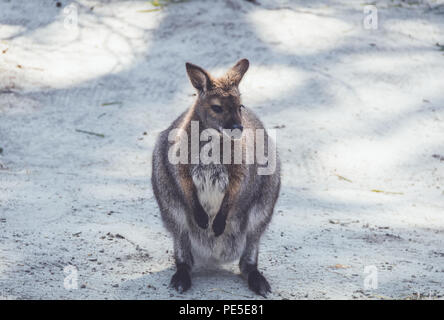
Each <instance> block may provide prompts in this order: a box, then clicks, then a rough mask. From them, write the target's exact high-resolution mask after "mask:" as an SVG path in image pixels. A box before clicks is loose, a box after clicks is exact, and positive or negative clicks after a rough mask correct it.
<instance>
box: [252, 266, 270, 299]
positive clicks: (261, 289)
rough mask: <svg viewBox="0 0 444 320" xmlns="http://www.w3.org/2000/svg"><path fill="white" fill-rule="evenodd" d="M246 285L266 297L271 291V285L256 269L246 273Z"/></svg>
mask: <svg viewBox="0 0 444 320" xmlns="http://www.w3.org/2000/svg"><path fill="white" fill-rule="evenodd" d="M248 287H249V288H250V290H251V291H253V292H255V293H256V294H258V295H260V296H263V297H264V298H266V297H267V294H268V293H271V287H270V285H269V284H268V281H267V279H265V277H264V276H263V275H262V274H261V273H260V272H259V271H258V270H257V269H256V270H254V271H251V272H250V273H249V274H248Z"/></svg>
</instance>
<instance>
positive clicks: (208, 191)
mask: <svg viewBox="0 0 444 320" xmlns="http://www.w3.org/2000/svg"><path fill="white" fill-rule="evenodd" d="M192 177H193V182H194V185H195V186H196V190H197V197H198V198H199V202H200V204H201V205H202V207H203V208H204V210H205V211H206V212H207V214H208V215H209V216H210V217H214V216H215V215H216V214H217V212H218V211H219V208H220V205H221V204H222V200H223V198H224V195H225V192H226V190H227V187H228V173H227V171H226V169H225V167H224V166H223V165H206V166H196V167H195V168H194V169H193V170H192Z"/></svg>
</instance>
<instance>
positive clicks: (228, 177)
mask: <svg viewBox="0 0 444 320" xmlns="http://www.w3.org/2000/svg"><path fill="white" fill-rule="evenodd" d="M248 67H249V62H248V60H247V59H242V60H240V61H239V62H238V63H237V64H236V65H235V66H234V67H232V68H231V69H230V70H229V71H228V72H227V73H226V74H225V75H224V76H222V77H220V78H214V77H212V76H211V75H210V74H209V73H208V72H207V71H205V70H204V69H202V68H200V67H198V66H196V65H194V64H191V63H186V70H187V73H188V77H189V78H190V80H191V84H192V85H193V86H194V88H196V89H197V99H196V102H195V103H194V105H193V106H192V107H191V108H189V109H188V110H187V111H185V112H184V113H183V114H182V115H181V116H179V117H178V118H177V119H176V120H175V121H174V122H173V123H172V124H171V125H170V127H169V128H168V129H166V130H165V131H162V132H161V133H160V135H159V137H158V139H157V142H156V145H155V148H154V153H153V163H152V165H153V167H152V179H151V182H152V185H153V191H154V195H155V197H156V200H157V202H158V205H159V208H160V212H161V216H162V220H163V222H164V225H165V227H166V229H167V230H168V231H169V232H170V233H171V234H172V236H173V239H174V258H175V262H176V267H177V271H176V273H175V274H174V275H173V277H172V279H171V286H172V287H174V288H175V289H176V290H177V291H179V292H181V293H182V292H184V291H186V290H188V289H189V288H190V287H191V271H192V268H193V266H195V265H196V264H197V263H198V262H200V263H206V264H208V263H226V262H231V261H234V260H236V259H239V258H240V260H239V267H240V270H241V272H242V274H243V275H244V276H245V277H246V278H247V281H248V286H249V288H250V289H251V290H252V291H254V292H256V293H257V294H259V295H262V296H264V297H265V296H266V295H267V294H268V293H269V292H271V288H270V285H269V284H268V281H267V280H266V279H265V277H264V276H263V275H262V274H261V273H260V272H259V271H258V252H259V241H260V238H261V235H262V233H263V232H264V231H265V229H266V227H267V225H268V224H269V222H270V220H271V217H272V214H273V210H274V206H275V203H276V200H277V198H278V195H279V189H280V162H279V159H278V158H277V152H274V154H273V156H274V157H275V159H271V160H273V161H275V162H274V171H273V172H271V173H269V174H263V175H261V174H258V170H260V168H261V166H260V164H258V163H257V161H253V162H254V163H252V164H251V163H247V162H246V156H245V152H242V158H241V161H240V162H239V161H238V163H225V162H223V161H213V162H210V163H205V164H204V163H202V161H199V159H198V161H197V162H196V161H195V162H194V163H193V161H191V158H192V156H188V157H187V158H186V160H187V161H185V163H172V162H171V161H170V158H169V152H171V151H170V148H172V147H173V146H174V145H177V139H178V136H177V135H176V136H175V133H174V132H175V131H174V130H179V131H180V132H185V133H186V135H185V136H188V137H189V136H190V134H191V133H192V132H191V131H192V127H193V122H194V123H195V124H196V123H197V124H198V126H199V128H198V133H199V135H200V134H201V133H202V132H203V131H204V130H206V129H211V130H213V131H215V132H216V135H219V136H220V137H225V138H226V136H225V133H226V130H225V129H237V130H238V132H240V137H239V135H238V136H237V138H236V136H235V135H233V136H231V137H230V139H231V140H230V141H233V142H235V141H237V142H238V143H239V142H240V145H241V148H242V150H243V151H245V150H246V148H247V147H248V143H247V142H248V139H246V137H245V136H246V131H247V129H249V130H251V131H256V130H257V129H259V130H263V132H264V136H263V137H265V138H264V139H263V144H265V146H264V150H265V156H266V157H268V158H267V161H268V162H270V156H271V154H269V153H270V151H269V150H270V147H272V148H271V149H272V150H273V146H274V144H273V142H272V141H271V140H270V139H269V136H268V134H267V133H266V132H265V129H264V127H263V124H262V123H261V121H260V120H259V119H258V118H257V117H256V116H255V115H254V113H253V112H252V111H251V110H250V109H249V108H247V107H245V106H243V105H242V104H241V99H240V93H239V88H238V86H239V82H240V81H241V79H242V77H243V76H244V74H245V72H246V71H247V69H248ZM171 136H174V137H176V139H175V140H174V139H171ZM182 137H183V136H182ZM204 140H205V139H204ZM257 140H258V139H257V138H256V137H254V140H253V141H250V142H249V143H250V144H251V143H258V141H257ZM204 143H208V141H200V140H199V141H198V142H197V144H198V146H199V147H200V148H201V147H202V146H203V145H204ZM233 145H234V143H233ZM188 146H190V142H189V141H188ZM192 148H193V147H191V149H192ZM230 150H231V151H233V150H234V149H233V148H231V146H230ZM267 150H268V151H267ZM274 150H275V147H274ZM223 151H224V152H226V151H227V150H226V149H224V150H223ZM256 155H257V154H256ZM216 157H217V155H216ZM230 157H231V158H230V159H231V160H232V159H233V157H232V156H230ZM220 158H222V157H220ZM268 162H267V163H268Z"/></svg>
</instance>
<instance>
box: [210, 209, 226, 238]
mask: <svg viewBox="0 0 444 320" xmlns="http://www.w3.org/2000/svg"><path fill="white" fill-rule="evenodd" d="M226 222H227V218H226V217H224V216H223V215H221V214H218V215H217V216H216V218H214V221H213V231H214V235H215V236H216V237H218V236H220V235H221V234H222V233H224V230H225V225H226Z"/></svg>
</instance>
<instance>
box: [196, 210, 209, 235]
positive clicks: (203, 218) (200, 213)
mask: <svg viewBox="0 0 444 320" xmlns="http://www.w3.org/2000/svg"><path fill="white" fill-rule="evenodd" d="M194 219H195V220H196V223H197V225H198V226H199V227H201V228H202V229H206V228H208V220H209V219H208V214H207V213H206V212H205V210H204V208H202V206H200V205H199V206H198V207H197V208H196V209H195V210H194Z"/></svg>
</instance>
